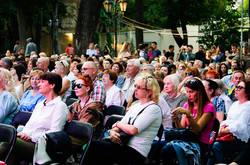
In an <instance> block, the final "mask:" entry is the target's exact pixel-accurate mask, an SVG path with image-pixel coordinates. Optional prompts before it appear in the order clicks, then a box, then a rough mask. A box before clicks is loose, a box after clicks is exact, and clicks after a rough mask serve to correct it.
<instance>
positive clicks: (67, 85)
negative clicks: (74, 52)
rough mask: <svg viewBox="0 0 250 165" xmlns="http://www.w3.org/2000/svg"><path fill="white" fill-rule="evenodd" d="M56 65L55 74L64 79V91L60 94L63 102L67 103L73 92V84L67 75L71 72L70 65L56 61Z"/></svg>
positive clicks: (63, 61)
mask: <svg viewBox="0 0 250 165" xmlns="http://www.w3.org/2000/svg"><path fill="white" fill-rule="evenodd" d="M55 64H56V66H55V73H57V74H59V75H60V76H61V77H62V89H61V91H60V92H59V94H60V96H61V97H62V99H63V101H66V100H67V98H68V96H70V95H71V91H72V87H71V82H70V80H69V79H68V77H67V74H68V72H69V64H68V63H67V62H66V61H65V60H62V61H56V62H55Z"/></svg>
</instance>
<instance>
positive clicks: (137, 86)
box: [134, 84, 148, 90]
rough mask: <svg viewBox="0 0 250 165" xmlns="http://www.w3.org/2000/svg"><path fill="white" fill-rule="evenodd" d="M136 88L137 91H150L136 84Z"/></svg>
mask: <svg viewBox="0 0 250 165" xmlns="http://www.w3.org/2000/svg"><path fill="white" fill-rule="evenodd" d="M134 87H135V88H136V89H141V90H148V89H147V88H143V87H141V86H140V85H137V84H135V85H134Z"/></svg>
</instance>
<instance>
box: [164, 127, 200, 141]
mask: <svg viewBox="0 0 250 165" xmlns="http://www.w3.org/2000/svg"><path fill="white" fill-rule="evenodd" d="M164 131H165V140H166V141H168V142H170V141H172V140H183V141H186V142H198V141H199V139H200V134H197V133H194V132H193V131H192V130H190V129H188V128H165V130H164Z"/></svg>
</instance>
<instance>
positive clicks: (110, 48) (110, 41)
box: [106, 32, 114, 55]
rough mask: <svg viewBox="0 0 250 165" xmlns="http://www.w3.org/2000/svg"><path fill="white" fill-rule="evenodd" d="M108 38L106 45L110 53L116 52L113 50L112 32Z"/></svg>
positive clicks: (107, 35)
mask: <svg viewBox="0 0 250 165" xmlns="http://www.w3.org/2000/svg"><path fill="white" fill-rule="evenodd" d="M106 37H107V44H106V45H107V46H108V48H109V50H110V53H111V52H114V49H113V48H112V45H111V44H112V43H113V40H112V37H111V34H110V32H107V33H106ZM111 55H113V54H111Z"/></svg>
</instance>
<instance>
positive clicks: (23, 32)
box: [17, 0, 27, 52]
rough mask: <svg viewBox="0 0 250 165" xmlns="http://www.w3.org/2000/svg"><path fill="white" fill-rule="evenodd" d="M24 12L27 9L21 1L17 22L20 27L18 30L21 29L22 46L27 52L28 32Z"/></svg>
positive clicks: (18, 2) (18, 6)
mask: <svg viewBox="0 0 250 165" xmlns="http://www.w3.org/2000/svg"><path fill="white" fill-rule="evenodd" d="M24 10H25V7H24V6H23V2H22V1H21V0H19V1H17V20H18V25H19V26H18V29H19V38H20V45H21V48H23V49H24V52H25V46H26V34H27V30H26V22H25V16H24Z"/></svg>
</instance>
